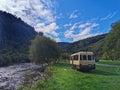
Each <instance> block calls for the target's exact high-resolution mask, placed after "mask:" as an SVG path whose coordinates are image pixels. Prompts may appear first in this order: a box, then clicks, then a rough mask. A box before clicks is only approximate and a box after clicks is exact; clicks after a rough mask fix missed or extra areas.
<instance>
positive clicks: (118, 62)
mask: <svg viewBox="0 0 120 90" xmlns="http://www.w3.org/2000/svg"><path fill="white" fill-rule="evenodd" d="M98 63H100V64H109V65H118V66H120V61H112V60H100V62H98Z"/></svg>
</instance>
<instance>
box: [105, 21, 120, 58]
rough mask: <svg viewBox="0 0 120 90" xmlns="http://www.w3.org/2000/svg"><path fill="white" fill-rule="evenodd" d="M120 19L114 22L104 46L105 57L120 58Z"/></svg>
mask: <svg viewBox="0 0 120 90" xmlns="http://www.w3.org/2000/svg"><path fill="white" fill-rule="evenodd" d="M119 46H120V21H119V22H116V23H114V24H112V29H111V31H110V33H109V34H108V35H107V36H106V38H105V42H104V46H103V59H108V60H109V59H111V60H120V48H119Z"/></svg>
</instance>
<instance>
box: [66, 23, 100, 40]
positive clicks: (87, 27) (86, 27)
mask: <svg viewBox="0 0 120 90" xmlns="http://www.w3.org/2000/svg"><path fill="white" fill-rule="evenodd" d="M98 25H99V24H97V23H92V22H86V23H83V24H80V25H77V26H76V28H72V27H73V26H74V25H73V26H72V27H71V28H70V29H69V30H67V31H66V32H65V33H64V35H65V38H72V39H73V41H78V40H81V39H85V38H88V37H91V36H95V35H98V33H96V34H92V30H93V29H94V28H96V27H97V26H98ZM75 29H79V33H78V34H74V31H75Z"/></svg>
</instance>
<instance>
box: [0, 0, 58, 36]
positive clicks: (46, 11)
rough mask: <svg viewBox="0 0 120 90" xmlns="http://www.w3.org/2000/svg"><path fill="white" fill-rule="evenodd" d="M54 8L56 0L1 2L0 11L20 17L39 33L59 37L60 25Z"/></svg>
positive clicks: (5, 0)
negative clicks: (57, 22)
mask: <svg viewBox="0 0 120 90" xmlns="http://www.w3.org/2000/svg"><path fill="white" fill-rule="evenodd" d="M53 7H54V0H0V10H2V11H6V12H9V13H11V14H13V15H16V16H17V17H20V18H21V19H22V20H23V21H24V22H26V23H28V24H29V25H31V26H33V27H35V30H36V31H38V32H39V31H42V32H44V33H49V34H51V35H54V36H57V35H58V33H57V32H56V30H57V29H58V25H57V24H56V23H55V22H56V18H55V17H56V16H55V11H54V8H53Z"/></svg>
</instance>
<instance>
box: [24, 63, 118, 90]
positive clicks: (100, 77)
mask: <svg viewBox="0 0 120 90" xmlns="http://www.w3.org/2000/svg"><path fill="white" fill-rule="evenodd" d="M47 71H51V72H52V73H53V75H52V76H51V77H49V78H47V79H44V80H41V81H39V83H38V84H37V85H36V86H35V87H33V88H31V89H30V88H29V89H22V90H119V89H120V67H106V66H97V67H96V70H93V71H91V72H80V71H76V70H73V69H71V67H70V65H69V64H68V63H59V64H56V65H54V66H52V67H48V68H47Z"/></svg>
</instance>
